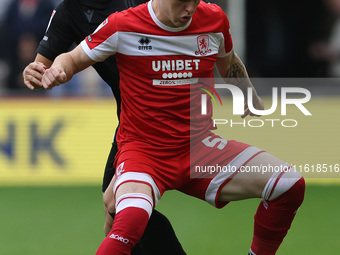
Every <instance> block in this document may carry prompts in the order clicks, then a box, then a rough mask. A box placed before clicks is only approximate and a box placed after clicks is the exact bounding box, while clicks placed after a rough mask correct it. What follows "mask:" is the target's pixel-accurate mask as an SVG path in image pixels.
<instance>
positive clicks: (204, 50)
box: [195, 35, 211, 56]
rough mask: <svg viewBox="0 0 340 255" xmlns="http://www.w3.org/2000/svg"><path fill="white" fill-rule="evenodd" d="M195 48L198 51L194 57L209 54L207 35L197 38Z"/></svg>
mask: <svg viewBox="0 0 340 255" xmlns="http://www.w3.org/2000/svg"><path fill="white" fill-rule="evenodd" d="M197 48H198V51H195V54H196V55H201V56H204V55H207V54H208V53H210V52H211V49H209V35H200V36H198V37H197Z"/></svg>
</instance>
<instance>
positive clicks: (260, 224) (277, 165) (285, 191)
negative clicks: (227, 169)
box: [218, 153, 305, 255]
mask: <svg viewBox="0 0 340 255" xmlns="http://www.w3.org/2000/svg"><path fill="white" fill-rule="evenodd" d="M260 166H262V170H264V166H267V169H276V170H277V169H282V171H279V172H274V173H273V171H266V172H264V171H258V172H256V171H255V169H257V170H261V169H260V168H259V167H260ZM256 167H258V168H256ZM243 169H244V170H247V171H244V172H242V171H239V173H238V174H237V175H236V176H235V177H234V178H232V179H231V180H230V181H228V182H227V183H226V184H225V185H224V186H223V188H222V189H221V193H220V195H219V197H218V200H219V201H226V202H228V201H236V200H241V199H245V198H263V200H262V201H261V203H260V205H259V207H258V210H257V212H256V215H255V225H254V236H253V242H252V245H251V251H250V254H256V255H273V254H275V253H276V250H277V249H278V248H279V246H280V244H281V242H282V240H283V238H284V237H285V235H286V234H287V231H288V229H289V228H290V226H291V223H292V221H293V219H294V216H295V214H296V211H297V209H298V208H299V206H300V205H301V203H302V201H303V198H304V190H305V183H304V179H303V177H302V176H301V174H300V173H299V172H297V171H296V170H295V169H293V168H292V167H291V166H289V165H288V164H285V163H284V162H283V161H281V160H279V159H277V158H275V157H273V156H272V155H270V154H268V153H261V154H259V155H257V156H256V157H255V158H253V159H252V160H250V161H249V162H248V163H246V164H245V167H244V168H243ZM250 169H253V171H254V172H251V171H250Z"/></svg>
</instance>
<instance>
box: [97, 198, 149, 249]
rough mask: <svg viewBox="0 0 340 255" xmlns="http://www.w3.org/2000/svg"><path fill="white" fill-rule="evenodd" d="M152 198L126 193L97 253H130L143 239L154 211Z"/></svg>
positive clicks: (118, 202)
mask: <svg viewBox="0 0 340 255" xmlns="http://www.w3.org/2000/svg"><path fill="white" fill-rule="evenodd" d="M152 206H153V205H152V200H151V198H149V197H147V196H145V195H143V194H126V195H124V196H122V197H120V198H119V199H118V200H117V203H116V211H117V214H116V216H115V219H114V222H113V225H112V229H111V231H110V233H109V234H108V235H107V237H106V238H105V239H104V240H103V242H102V243H101V245H100V246H99V248H98V250H97V253H96V255H125V254H126V255H128V254H131V250H132V248H133V247H134V246H135V245H136V243H137V242H138V241H139V239H141V237H142V235H143V233H144V230H145V228H146V225H147V224H148V221H149V217H150V214H151V212H152Z"/></svg>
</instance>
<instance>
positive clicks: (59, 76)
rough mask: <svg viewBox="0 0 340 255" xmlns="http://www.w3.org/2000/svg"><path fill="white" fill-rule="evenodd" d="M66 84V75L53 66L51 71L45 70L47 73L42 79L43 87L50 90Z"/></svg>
mask: <svg viewBox="0 0 340 255" xmlns="http://www.w3.org/2000/svg"><path fill="white" fill-rule="evenodd" d="M65 82H66V73H65V72H64V71H62V70H60V69H58V68H57V67H54V66H52V67H51V68H49V69H46V70H45V73H44V75H43V77H42V86H43V87H44V88H45V89H47V90H50V89H52V88H53V87H55V86H59V85H60V84H63V83H65Z"/></svg>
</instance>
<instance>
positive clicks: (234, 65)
mask: <svg viewBox="0 0 340 255" xmlns="http://www.w3.org/2000/svg"><path fill="white" fill-rule="evenodd" d="M224 78H226V79H227V80H228V83H230V84H234V85H236V86H238V87H239V88H241V89H242V90H243V91H246V89H247V88H248V87H250V86H251V85H250V81H249V77H248V73H247V70H246V67H245V66H244V64H243V63H242V61H241V60H240V59H239V57H238V56H237V55H236V54H235V53H234V55H233V58H232V60H231V64H230V67H229V69H228V70H227V72H226V74H225V77H224Z"/></svg>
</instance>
